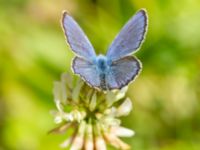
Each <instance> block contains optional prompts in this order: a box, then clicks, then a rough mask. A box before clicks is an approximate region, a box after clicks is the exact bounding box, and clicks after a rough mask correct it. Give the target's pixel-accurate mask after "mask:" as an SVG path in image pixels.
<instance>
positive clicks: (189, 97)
mask: <svg viewBox="0 0 200 150" xmlns="http://www.w3.org/2000/svg"><path fill="white" fill-rule="evenodd" d="M199 7H200V1H198V0H193V1H191V0H176V1H174V0H165V1H164V0H162V1H161V0H148V1H144V0H109V1H108V0H65V1H64V0H61V1H48V0H43V1H40V0H34V1H33V0H18V1H17V0H11V1H2V2H0V20H1V23H0V35H1V36H0V149H16V150H17V149H20V150H23V149H24V150H36V149H37V150H44V149H48V150H54V149H59V148H58V145H59V143H60V141H62V140H63V139H64V138H63V137H66V135H63V137H62V136H54V135H47V134H46V133H47V132H48V131H49V129H51V128H52V127H54V124H53V117H52V116H51V115H50V114H49V111H50V110H51V109H54V108H55V105H54V102H53V95H52V89H53V81H54V80H58V79H59V78H60V74H61V73H62V72H65V71H70V64H71V59H72V57H73V54H72V52H71V51H70V50H69V48H68V47H67V46H66V43H65V39H64V35H63V31H62V29H61V26H60V18H61V14H62V10H68V12H70V14H71V15H72V16H74V17H75V18H76V20H77V21H78V22H79V23H80V25H81V26H82V27H83V29H84V31H85V32H86V34H87V35H88V37H89V39H90V40H91V42H92V43H93V45H94V47H95V49H96V51H97V52H98V53H105V52H106V50H107V47H108V46H109V44H110V43H111V41H112V40H113V39H114V37H115V35H116V34H117V33H118V32H119V30H120V28H121V27H122V26H123V24H124V23H125V22H126V21H127V20H128V19H129V18H130V17H131V16H132V15H133V14H134V13H135V12H136V11H137V10H139V9H140V8H146V9H147V11H148V14H149V31H148V33H147V37H146V41H145V43H144V44H143V46H142V48H141V50H140V51H139V52H138V53H137V56H138V57H139V59H140V60H141V61H142V63H143V71H142V73H141V74H140V76H139V77H138V78H137V79H136V81H135V82H134V83H132V84H131V85H130V87H129V90H128V95H129V97H130V98H131V99H132V100H133V105H134V107H133V111H132V113H131V115H129V116H128V117H124V118H123V121H122V122H123V124H124V125H125V126H126V127H129V128H131V129H133V130H134V131H135V132H136V135H135V137H134V138H132V139H125V141H126V142H127V143H129V144H130V145H132V147H133V149H136V150H179V149H180V150H198V149H200V144H199V141H200V126H199V125H200V101H199V100H200V67H199V66H200V42H199V39H200V30H199V26H200V20H199V17H200V13H199Z"/></svg>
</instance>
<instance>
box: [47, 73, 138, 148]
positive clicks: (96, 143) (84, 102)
mask: <svg viewBox="0 0 200 150" xmlns="http://www.w3.org/2000/svg"><path fill="white" fill-rule="evenodd" d="M126 91H127V87H125V88H123V89H121V90H115V91H107V92H99V91H97V90H95V89H93V88H92V87H89V86H88V85H86V84H85V83H84V82H83V81H82V80H80V79H76V78H73V77H72V76H71V75H70V74H68V73H64V74H62V75H61V81H56V82H55V83H54V89H53V94H54V101H55V104H56V107H57V110H55V111H52V112H51V113H52V114H53V115H54V117H55V123H56V124H58V127H57V128H54V129H53V130H51V131H50V133H63V134H66V135H68V138H67V139H66V140H65V141H64V142H63V143H62V144H61V147H63V148H65V147H69V148H70V150H80V149H85V150H94V149H95V150H106V144H110V145H112V146H114V147H115V148H117V149H122V150H126V149H130V146H129V145H128V144H126V143H124V142H123V141H122V140H121V139H120V138H119V137H131V136H133V135H134V131H132V130H130V129H127V128H125V127H122V126H120V124H121V121H120V119H119V117H121V116H126V115H128V114H129V113H130V111H131V110H132V102H131V100H130V99H129V98H125V93H126Z"/></svg>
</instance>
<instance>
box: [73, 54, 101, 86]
mask: <svg viewBox="0 0 200 150" xmlns="http://www.w3.org/2000/svg"><path fill="white" fill-rule="evenodd" d="M72 69H73V71H74V73H75V74H78V75H80V76H81V77H82V78H83V80H85V81H87V83H88V84H89V85H91V86H92V87H97V88H99V86H100V78H99V75H98V73H97V70H96V66H95V65H94V64H93V63H91V62H90V61H87V60H85V59H84V58H80V57H75V58H74V60H73V62H72Z"/></svg>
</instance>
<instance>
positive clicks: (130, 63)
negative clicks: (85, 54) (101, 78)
mask: <svg viewBox="0 0 200 150" xmlns="http://www.w3.org/2000/svg"><path fill="white" fill-rule="evenodd" d="M141 68H142V66H141V63H140V62H139V60H138V59H137V58H135V57H133V56H127V57H124V58H121V59H119V60H117V61H114V62H113V63H112V65H111V67H110V71H109V72H108V74H107V78H106V79H107V80H106V82H107V86H108V89H121V88H122V87H124V86H126V85H127V84H128V83H129V82H130V81H132V80H134V78H135V77H136V76H137V75H138V73H139V72H140V70H141Z"/></svg>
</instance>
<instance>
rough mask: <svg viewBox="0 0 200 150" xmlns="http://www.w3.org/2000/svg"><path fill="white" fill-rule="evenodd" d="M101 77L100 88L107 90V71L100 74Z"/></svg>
mask: <svg viewBox="0 0 200 150" xmlns="http://www.w3.org/2000/svg"><path fill="white" fill-rule="evenodd" d="M99 78H100V88H101V89H103V90H106V89H107V86H106V74H105V73H101V74H100V75H99Z"/></svg>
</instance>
